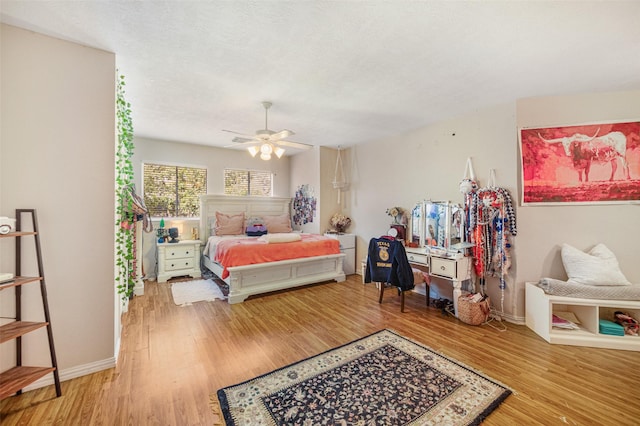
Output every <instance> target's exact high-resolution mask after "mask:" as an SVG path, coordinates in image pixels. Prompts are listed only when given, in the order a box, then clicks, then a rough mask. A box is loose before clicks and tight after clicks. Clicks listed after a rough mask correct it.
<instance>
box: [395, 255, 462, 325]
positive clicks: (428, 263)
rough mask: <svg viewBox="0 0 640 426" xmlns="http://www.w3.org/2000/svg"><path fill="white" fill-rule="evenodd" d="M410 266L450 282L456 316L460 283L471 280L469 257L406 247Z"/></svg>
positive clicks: (460, 288)
mask: <svg viewBox="0 0 640 426" xmlns="http://www.w3.org/2000/svg"><path fill="white" fill-rule="evenodd" d="M405 251H406V252H407V258H408V259H409V263H410V264H412V265H418V266H423V267H427V268H428V269H429V275H431V276H433V277H437V278H443V279H446V280H449V281H451V283H452V284H453V310H454V314H455V316H456V317H457V316H458V297H460V296H461V295H462V282H463V281H465V280H469V279H471V259H472V258H471V257H468V256H462V255H461V254H437V255H436V254H433V253H429V252H428V249H426V248H424V247H421V248H413V247H406V248H405Z"/></svg>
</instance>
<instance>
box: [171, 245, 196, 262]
mask: <svg viewBox="0 0 640 426" xmlns="http://www.w3.org/2000/svg"><path fill="white" fill-rule="evenodd" d="M193 249H194V247H193V246H192V245H190V246H188V247H180V246H176V247H167V248H166V250H165V252H164V258H165V259H166V260H167V263H170V261H171V260H172V259H184V258H185V257H193Z"/></svg>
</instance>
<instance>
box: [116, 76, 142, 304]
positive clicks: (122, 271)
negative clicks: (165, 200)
mask: <svg viewBox="0 0 640 426" xmlns="http://www.w3.org/2000/svg"><path fill="white" fill-rule="evenodd" d="M124 86H125V81H124V75H121V76H119V77H118V79H117V92H116V119H117V126H118V127H117V129H118V145H117V147H116V224H115V225H116V241H115V244H116V267H117V269H118V272H117V275H116V284H117V288H118V293H119V294H121V295H122V300H123V301H124V300H126V299H129V298H131V297H132V296H133V288H134V286H135V283H136V272H137V271H136V270H135V269H136V268H134V257H135V247H134V232H135V227H133V226H130V224H132V223H133V222H134V217H133V214H132V213H131V212H132V211H133V200H132V199H131V197H130V196H129V195H128V193H127V191H126V189H127V188H128V187H129V186H132V185H133V164H132V162H131V157H133V123H132V121H131V104H129V103H128V102H127V101H126V100H125V97H124V94H125V91H124Z"/></svg>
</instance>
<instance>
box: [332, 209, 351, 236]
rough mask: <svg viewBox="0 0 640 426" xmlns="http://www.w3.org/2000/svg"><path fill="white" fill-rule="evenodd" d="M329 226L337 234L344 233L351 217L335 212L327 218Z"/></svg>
mask: <svg viewBox="0 0 640 426" xmlns="http://www.w3.org/2000/svg"><path fill="white" fill-rule="evenodd" d="M329 224H330V225H331V227H332V228H333V229H334V230H335V231H336V232H338V233H339V234H344V233H345V231H346V230H347V228H349V225H351V219H350V218H349V217H347V216H345V215H343V214H341V213H335V214H334V215H333V216H331V219H330V220H329Z"/></svg>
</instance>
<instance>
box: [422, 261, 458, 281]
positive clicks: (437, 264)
mask: <svg viewBox="0 0 640 426" xmlns="http://www.w3.org/2000/svg"><path fill="white" fill-rule="evenodd" d="M429 273H430V274H431V275H435V276H440V277H445V278H453V279H455V278H456V277H457V276H458V268H457V264H456V261H455V259H443V258H442V257H435V256H432V257H431V267H430V268H429Z"/></svg>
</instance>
